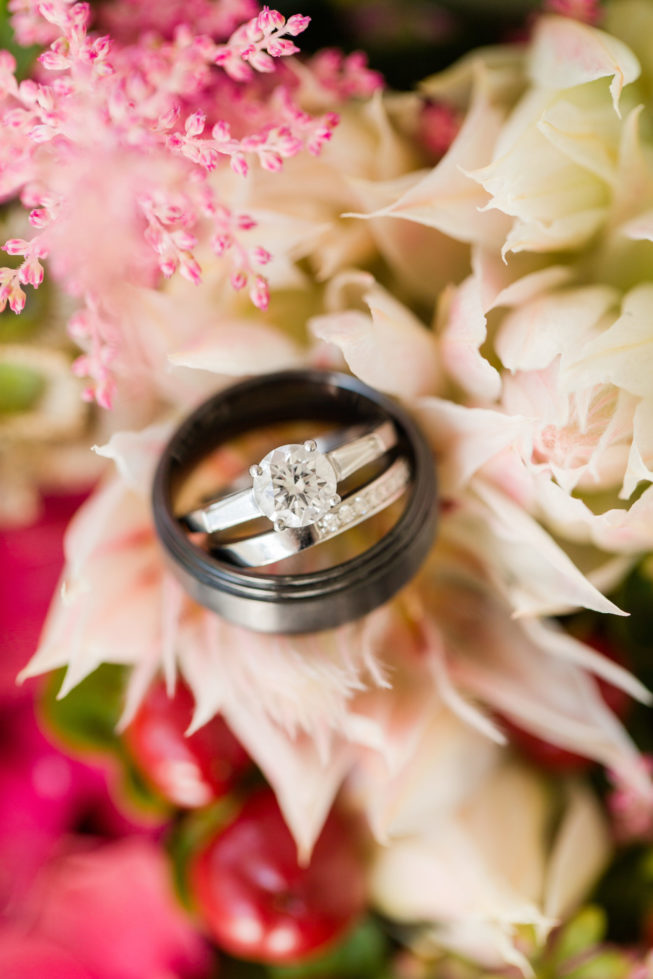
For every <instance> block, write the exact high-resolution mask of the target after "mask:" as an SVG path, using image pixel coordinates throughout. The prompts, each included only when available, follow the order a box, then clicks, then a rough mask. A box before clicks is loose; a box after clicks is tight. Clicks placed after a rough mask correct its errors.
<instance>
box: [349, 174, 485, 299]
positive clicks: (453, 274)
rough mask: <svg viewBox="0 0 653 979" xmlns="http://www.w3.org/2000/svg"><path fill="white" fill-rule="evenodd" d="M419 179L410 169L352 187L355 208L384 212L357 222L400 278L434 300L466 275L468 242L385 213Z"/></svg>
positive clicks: (417, 293)
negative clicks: (396, 176) (380, 181)
mask: <svg viewBox="0 0 653 979" xmlns="http://www.w3.org/2000/svg"><path fill="white" fill-rule="evenodd" d="M418 179H420V174H419V173H417V174H416V173H410V174H406V175H405V177H403V178H400V179H399V180H396V181H391V182H387V183H383V184H377V183H372V182H371V181H361V180H357V181H355V182H353V183H352V191H353V192H354V193H355V194H356V196H357V203H356V204H355V207H356V210H357V211H362V212H364V213H365V214H368V215H373V214H374V213H375V212H379V214H380V215H381V216H379V217H374V216H370V217H369V218H368V220H367V221H365V222H360V221H359V222H356V225H357V227H358V228H359V229H365V231H366V234H367V236H368V237H369V238H371V239H372V241H373V242H374V244H375V246H376V248H377V249H378V250H379V252H380V253H381V254H382V255H383V257H384V258H385V259H386V261H387V262H388V264H389V265H390V267H391V268H392V269H393V270H395V271H396V272H397V273H398V274H399V276H400V277H401V281H402V282H404V283H405V284H406V285H407V286H408V287H409V288H410V289H411V290H412V291H414V292H415V294H416V295H417V296H419V297H420V298H422V299H424V300H427V301H430V302H433V301H434V300H435V298H436V297H437V294H438V292H439V291H440V290H441V289H442V288H443V287H444V286H445V285H446V284H447V283H449V282H457V281H459V280H460V279H462V278H463V277H464V275H465V274H466V272H467V269H468V266H469V249H468V247H467V245H466V244H464V243H462V242H460V241H454V240H453V239H452V238H451V237H449V236H448V235H446V234H444V233H443V232H442V231H439V230H438V229H437V228H433V227H429V226H428V225H426V224H421V223H416V222H415V221H398V220H396V218H395V217H392V216H388V217H384V216H383V213H384V210H383V209H384V208H386V207H389V206H390V205H392V204H393V203H394V201H396V200H397V198H399V197H401V196H402V194H403V192H404V190H405V189H407V188H411V187H413V186H414V185H415V184H416V182H417V180H418ZM351 223H352V224H354V222H351ZM342 234H343V231H342V230H341V229H338V231H337V237H338V238H340V236H341V235H342ZM352 264H356V263H351V262H350V265H352ZM358 264H360V263H358Z"/></svg>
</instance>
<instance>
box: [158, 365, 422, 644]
mask: <svg viewBox="0 0 653 979" xmlns="http://www.w3.org/2000/svg"><path fill="white" fill-rule="evenodd" d="M388 419H391V420H392V422H393V423H394V426H395V429H396V431H397V455H398V457H400V458H405V459H406V460H407V461H408V463H409V466H410V471H411V479H410V485H409V486H408V489H407V491H406V494H405V504H404V506H403V508H402V512H401V514H400V516H399V517H398V519H397V521H396V522H395V523H393V525H392V527H391V528H390V529H389V530H388V531H387V533H384V534H383V535H382V536H381V537H380V538H379V540H377V541H376V542H375V543H373V544H372V545H371V546H370V547H369V548H367V549H366V550H364V551H362V552H361V553H358V554H356V555H355V556H353V557H351V558H348V559H347V560H345V561H343V562H341V563H339V564H335V565H329V566H328V567H322V568H319V569H316V570H314V571H310V572H307V573H302V574H277V573H271V572H270V571H268V570H265V569H264V570H261V569H257V568H251V569H250V568H246V567H244V568H243V567H240V568H239V567H238V566H236V565H235V564H234V563H233V562H232V561H224V560H221V559H220V558H218V557H217V556H215V555H213V554H212V553H209V552H207V551H206V549H205V547H204V546H202V545H200V544H199V543H198V542H196V541H193V540H192V536H191V535H189V534H188V532H187V530H185V529H184V527H183V526H182V524H181V521H180V519H179V517H178V516H177V514H176V512H175V511H176V508H175V500H176V499H177V498H178V494H179V492H180V488H181V487H183V485H184V483H185V481H186V479H187V477H188V474H189V472H191V471H192V469H193V467H194V466H195V465H196V464H197V463H198V461H200V460H202V459H205V458H206V457H207V455H208V454H209V453H210V452H212V451H214V450H215V449H219V448H220V447H221V446H223V445H227V444H228V443H229V442H230V441H231V440H232V439H234V438H239V437H240V436H242V435H246V434H248V433H250V432H254V431H256V430H257V429H259V428H261V427H262V426H263V425H265V426H268V425H270V424H282V423H286V422H302V423H306V422H311V421H312V422H315V423H317V424H320V425H322V424H328V425H330V426H331V427H332V428H333V427H335V428H340V429H343V428H345V429H346V428H347V427H348V426H350V425H352V424H354V425H358V424H360V425H363V426H365V428H366V429H368V430H369V429H370V428H372V427H374V426H378V425H380V424H381V423H382V422H384V421H387V420H388ZM152 506H153V513H154V523H155V527H156V531H157V534H158V537H159V540H160V543H161V546H162V547H163V550H164V552H165V554H166V557H167V559H168V561H169V563H170V567H171V569H172V570H173V571H174V573H175V574H176V576H177V578H178V580H179V581H180V583H181V584H182V586H183V588H184V589H185V590H186V591H187V592H188V594H189V595H190V596H191V597H192V598H193V599H194V600H195V601H197V602H199V603H200V604H201V605H204V606H206V607H207V608H209V609H212V610H213V611H214V612H216V613H217V614H218V615H220V616H222V617H223V618H225V619H228V620H229V621H231V622H235V623H237V624H238V625H240V626H244V627H245V628H249V629H254V630H256V631H259V632H270V633H284V634H290V633H293V634H295V633H312V632H318V631H320V630H322V629H334V628H336V627H337V626H340V625H342V624H343V623H345V622H352V621H353V620H355V619H358V618H360V617H361V616H363V615H366V614H367V613H368V612H371V611H372V609H375V608H377V607H378V606H379V605H381V604H382V603H383V602H386V601H388V600H389V599H390V598H391V597H392V596H393V595H395V594H396V593H397V592H398V591H399V589H400V588H402V587H403V586H404V585H405V584H406V583H407V582H408V581H410V579H411V578H412V577H413V575H414V574H415V573H416V572H417V570H418V568H419V567H420V565H421V564H422V562H423V561H424V559H425V557H426V555H427V553H428V551H429V549H430V547H431V545H432V542H433V537H434V533H435V527H436V522H437V513H438V506H437V485H436V475H435V466H434V461H433V453H432V451H431V448H430V446H429V445H428V443H427V442H426V440H425V439H424V436H423V435H422V434H421V432H420V431H419V429H418V428H417V426H416V425H415V423H414V421H413V420H412V418H411V417H410V416H409V415H408V414H407V412H405V411H404V409H403V408H402V407H401V405H399V404H397V402H396V401H394V400H393V399H391V398H388V397H387V396H385V395H383V394H381V393H380V392H378V391H375V390H374V389H372V388H369V387H367V385H365V384H363V383H362V382H361V381H359V380H358V379H357V378H355V377H352V376H351V375H347V374H339V373H335V372H332V371H316V370H297V371H282V372H279V373H276V374H269V375H265V376H257V377H253V378H249V379H248V380H245V381H241V382H240V383H238V384H235V385H233V386H232V387H230V388H226V389H223V390H222V391H220V392H218V393H217V394H216V395H214V396H213V397H212V398H209V400H208V401H205V402H204V403H203V404H201V405H199V406H198V407H197V408H196V409H195V410H194V411H193V412H192V414H191V415H189V417H188V418H186V419H185V420H184V421H183V422H182V424H181V425H180V426H179V428H178V429H177V431H176V432H175V433H174V434H173V436H172V438H171V439H170V441H169V443H168V444H167V445H166V447H165V448H164V450H163V453H162V455H161V458H160V460H159V464H158V466H157V470H156V473H155V477H154V484H153V487H152ZM204 543H205V542H204Z"/></svg>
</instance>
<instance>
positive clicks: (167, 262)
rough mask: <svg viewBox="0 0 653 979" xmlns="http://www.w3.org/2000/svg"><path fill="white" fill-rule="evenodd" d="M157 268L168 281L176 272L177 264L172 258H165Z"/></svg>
mask: <svg viewBox="0 0 653 979" xmlns="http://www.w3.org/2000/svg"><path fill="white" fill-rule="evenodd" d="M159 268H160V269H161V272H162V273H163V275H164V276H165V277H166V279H169V278H170V276H171V275H174V273H175V272H176V271H177V262H176V260H175V259H174V258H165V259H163V261H162V262H159Z"/></svg>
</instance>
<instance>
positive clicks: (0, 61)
mask: <svg viewBox="0 0 653 979" xmlns="http://www.w3.org/2000/svg"><path fill="white" fill-rule="evenodd" d="M0 70H1V71H7V72H14V71H16V59H15V58H14V56H13V54H11V52H9V51H0Z"/></svg>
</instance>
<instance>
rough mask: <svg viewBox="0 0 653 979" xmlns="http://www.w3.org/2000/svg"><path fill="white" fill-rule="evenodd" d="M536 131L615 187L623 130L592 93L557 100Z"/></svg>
mask: <svg viewBox="0 0 653 979" xmlns="http://www.w3.org/2000/svg"><path fill="white" fill-rule="evenodd" d="M537 128H538V129H539V131H540V132H541V133H542V135H543V136H545V137H546V139H547V140H548V141H549V142H550V143H551V145H552V146H555V148H556V149H557V150H559V151H560V152H561V153H563V154H564V155H565V156H567V157H568V158H569V159H570V160H571V161H572V162H573V163H577V164H578V166H580V167H583V169H584V170H587V171H588V173H592V174H594V176H595V177H598V178H599V179H600V180H603V181H605V183H606V184H608V185H609V186H610V187H611V188H616V185H617V167H618V162H619V138H620V129H621V127H620V123H619V119H618V118H617V116H616V115H615V113H614V112H613V111H612V109H611V107H610V106H609V105H608V104H607V103H605V102H604V101H602V100H597V99H596V97H595V95H594V93H593V92H591V91H587V90H581V91H579V92H576V93H573V95H572V96H570V97H569V98H564V97H561V98H558V99H556V100H555V101H554V102H553V103H552V104H551V105H549V106H548V107H547V108H546V109H545V110H544V112H543V113H542V115H541V116H540V118H539V120H538V123H537Z"/></svg>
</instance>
